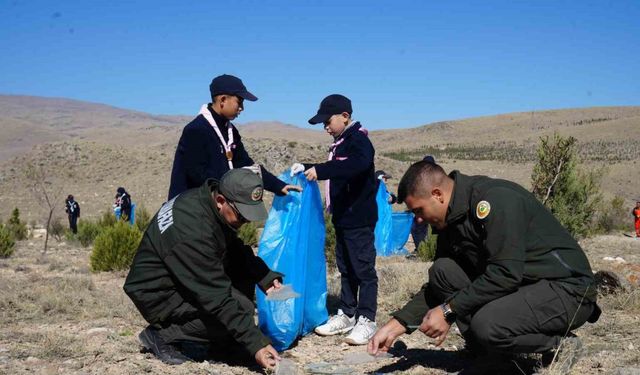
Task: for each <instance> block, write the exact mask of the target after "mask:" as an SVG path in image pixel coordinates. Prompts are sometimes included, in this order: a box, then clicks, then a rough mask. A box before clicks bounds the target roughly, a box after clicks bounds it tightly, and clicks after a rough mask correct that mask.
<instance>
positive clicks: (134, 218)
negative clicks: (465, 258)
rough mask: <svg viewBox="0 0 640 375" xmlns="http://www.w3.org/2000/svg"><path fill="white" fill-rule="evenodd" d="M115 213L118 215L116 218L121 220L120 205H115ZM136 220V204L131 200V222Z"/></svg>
mask: <svg viewBox="0 0 640 375" xmlns="http://www.w3.org/2000/svg"><path fill="white" fill-rule="evenodd" d="M113 213H114V215H116V220H120V207H114V208H113ZM135 222H136V204H135V203H133V202H131V217H130V218H129V224H131V225H133V223H135Z"/></svg>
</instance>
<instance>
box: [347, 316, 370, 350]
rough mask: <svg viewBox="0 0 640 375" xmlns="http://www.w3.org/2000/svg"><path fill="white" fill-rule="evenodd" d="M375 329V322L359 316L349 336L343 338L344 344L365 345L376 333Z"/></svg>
mask: <svg viewBox="0 0 640 375" xmlns="http://www.w3.org/2000/svg"><path fill="white" fill-rule="evenodd" d="M377 328H378V327H377V326H376V322H372V321H371V320H369V319H368V318H367V317H365V316H362V315H361V316H360V317H359V318H358V323H356V326H355V327H353V330H352V331H351V333H350V334H349V336H347V337H345V338H344V342H346V343H347V344H351V345H365V344H366V343H368V342H369V339H371V338H372V337H373V335H374V334H375V333H376V329H377Z"/></svg>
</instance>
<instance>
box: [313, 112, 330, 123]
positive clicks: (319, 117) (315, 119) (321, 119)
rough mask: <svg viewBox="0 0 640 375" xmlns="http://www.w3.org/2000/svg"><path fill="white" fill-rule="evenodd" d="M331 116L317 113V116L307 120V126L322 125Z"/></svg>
mask: <svg viewBox="0 0 640 375" xmlns="http://www.w3.org/2000/svg"><path fill="white" fill-rule="evenodd" d="M331 116H332V115H329V114H326V113H318V114H317V115H315V116H313V117H312V118H310V119H309V124H311V125H315V124H322V123H324V122H325V121H327V120H329V119H330V118H331Z"/></svg>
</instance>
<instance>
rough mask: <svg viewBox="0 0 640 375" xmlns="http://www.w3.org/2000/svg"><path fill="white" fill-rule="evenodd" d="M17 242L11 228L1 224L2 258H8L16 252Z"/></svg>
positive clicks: (0, 248)
mask: <svg viewBox="0 0 640 375" xmlns="http://www.w3.org/2000/svg"><path fill="white" fill-rule="evenodd" d="M15 246H16V242H15V241H14V239H13V233H12V232H11V230H9V228H7V227H6V226H4V225H2V224H0V258H8V257H10V256H11V254H13V252H14V250H15Z"/></svg>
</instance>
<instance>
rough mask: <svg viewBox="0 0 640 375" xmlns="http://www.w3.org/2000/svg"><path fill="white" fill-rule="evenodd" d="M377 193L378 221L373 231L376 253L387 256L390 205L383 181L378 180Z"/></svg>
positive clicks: (389, 243)
mask: <svg viewBox="0 0 640 375" xmlns="http://www.w3.org/2000/svg"><path fill="white" fill-rule="evenodd" d="M378 181H379V185H378V193H377V194H376V203H377V205H378V221H377V222H376V228H375V230H374V232H373V234H374V236H375V247H376V254H377V255H379V256H387V255H388V253H389V251H390V246H391V242H390V241H389V238H391V230H392V229H393V225H392V223H391V205H390V204H389V201H388V199H389V193H387V186H386V185H385V183H384V181H382V180H378Z"/></svg>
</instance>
